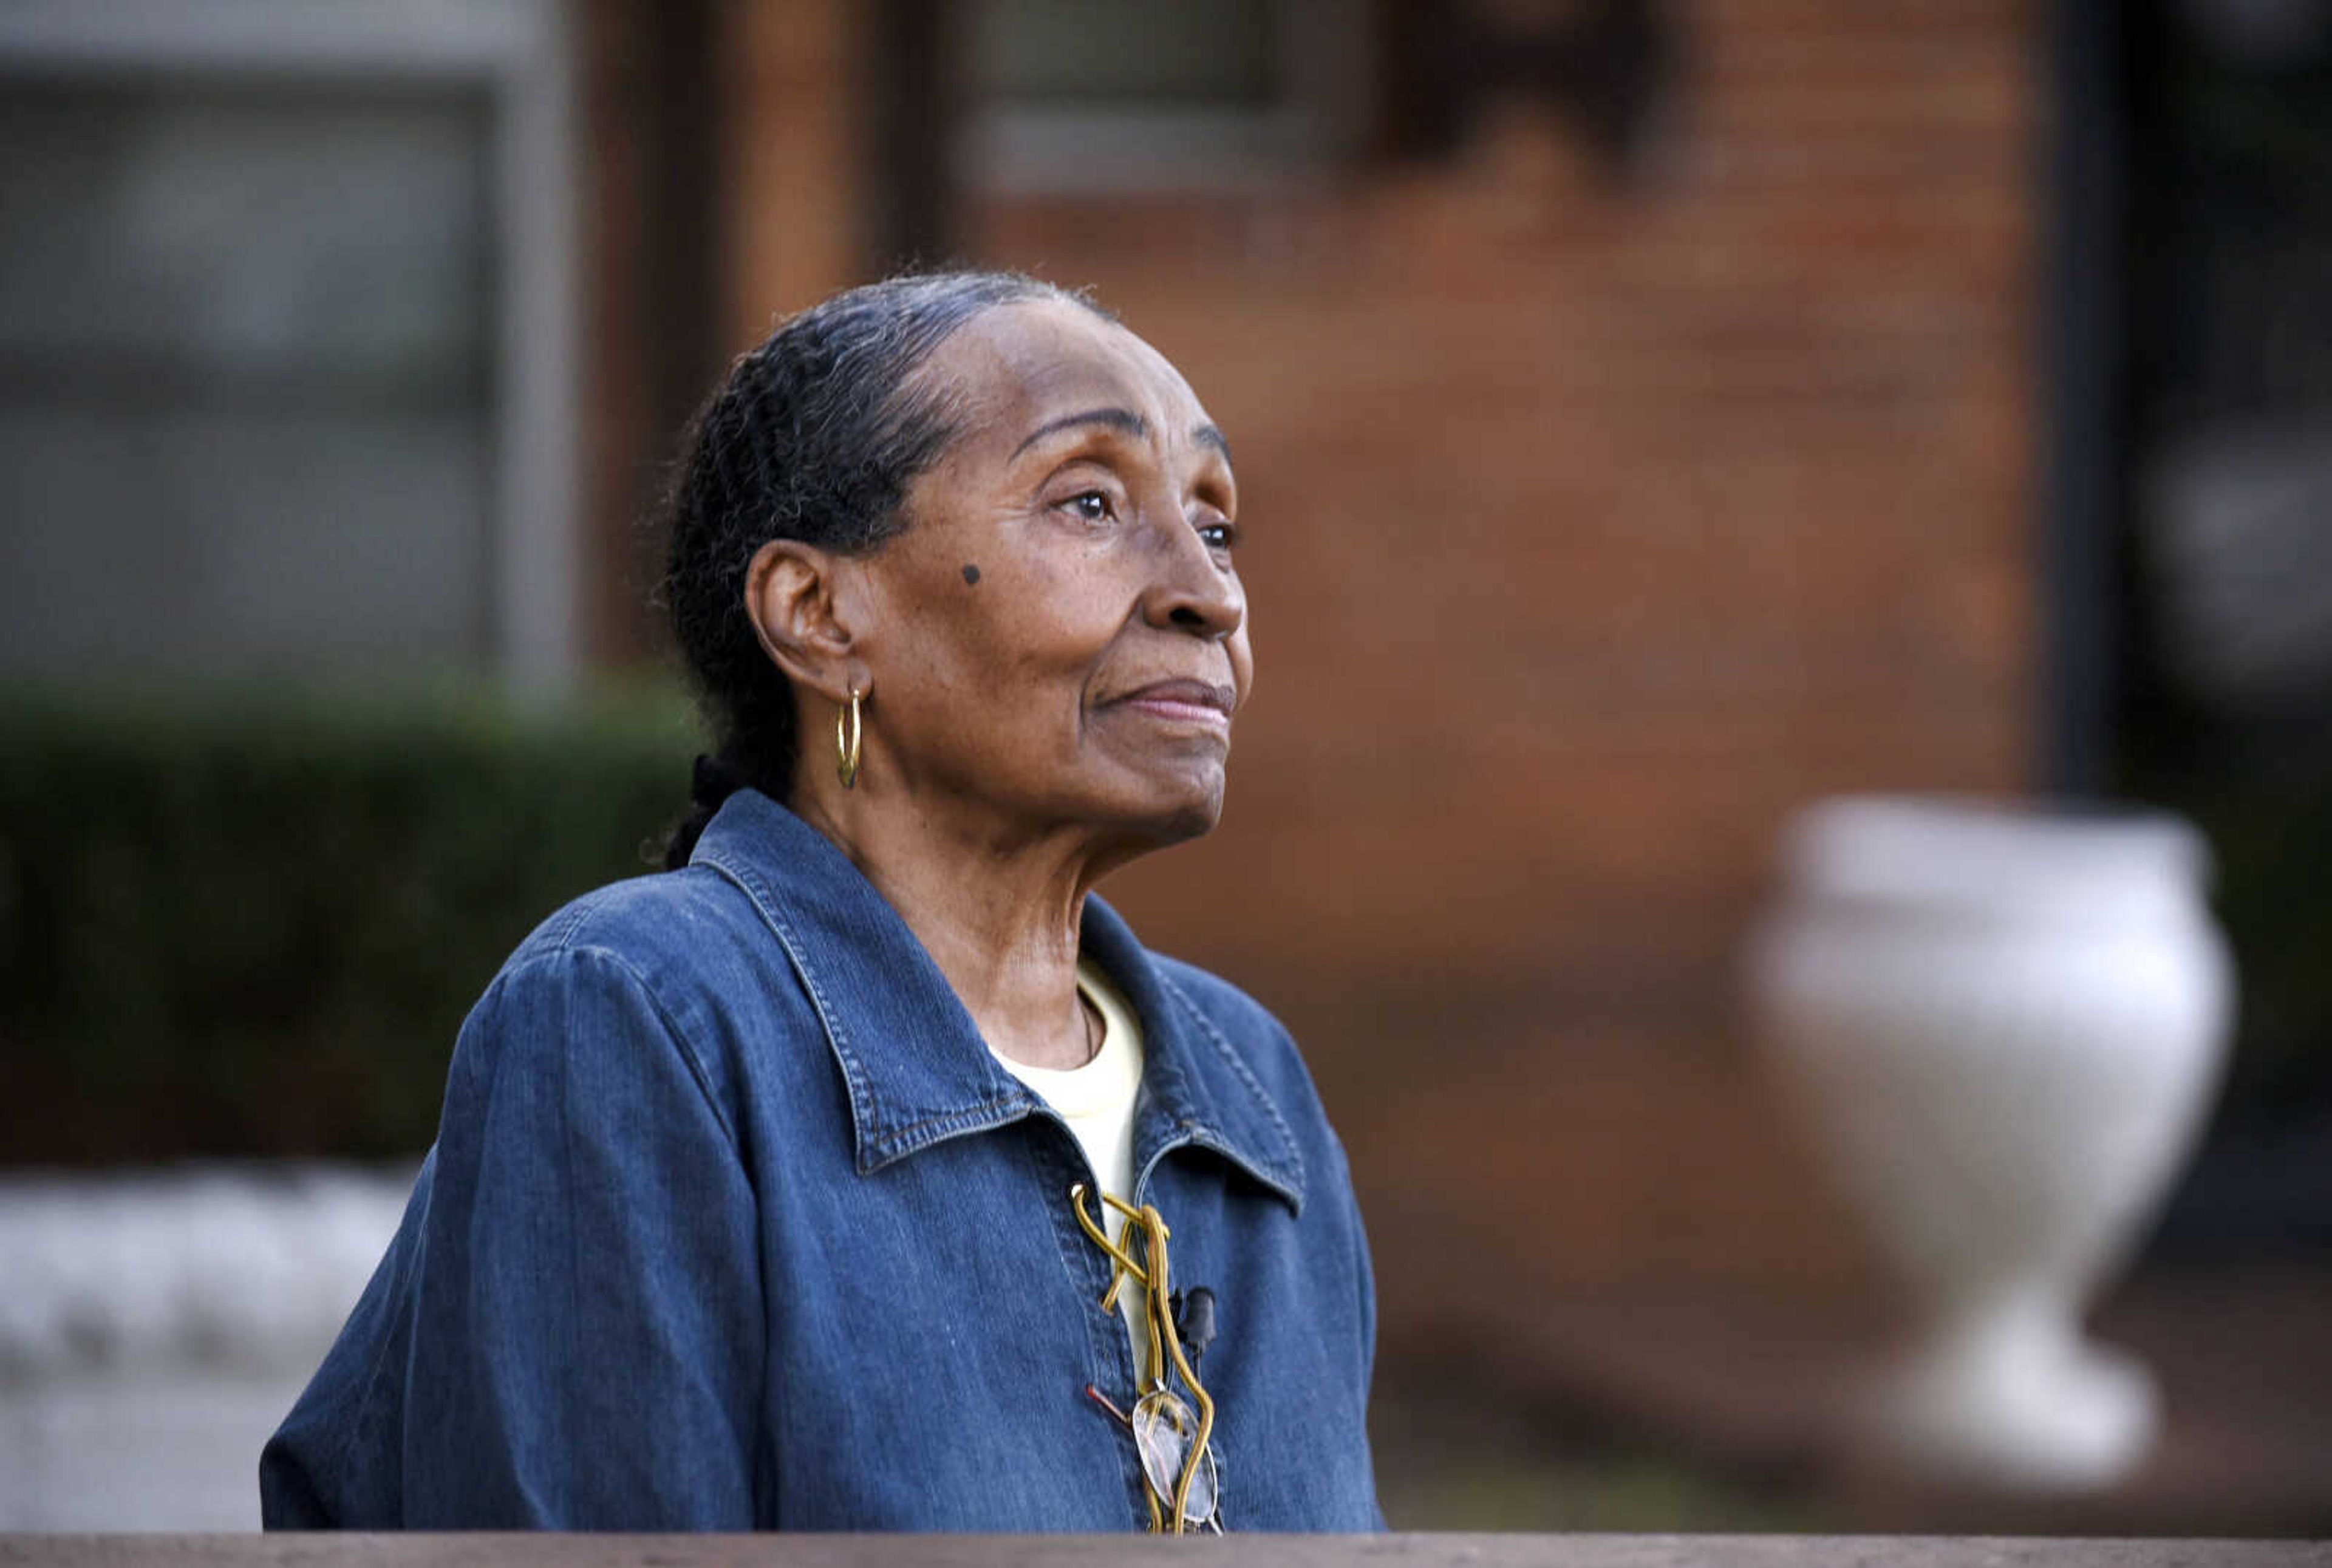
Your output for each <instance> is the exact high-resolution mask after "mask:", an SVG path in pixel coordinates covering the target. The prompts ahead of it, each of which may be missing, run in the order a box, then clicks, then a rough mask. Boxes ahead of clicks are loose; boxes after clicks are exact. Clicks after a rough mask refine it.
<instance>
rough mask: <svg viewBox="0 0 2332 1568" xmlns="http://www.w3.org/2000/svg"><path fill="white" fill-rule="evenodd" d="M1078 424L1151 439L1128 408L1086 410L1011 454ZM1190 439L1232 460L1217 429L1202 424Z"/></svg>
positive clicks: (1034, 434)
mask: <svg viewBox="0 0 2332 1568" xmlns="http://www.w3.org/2000/svg"><path fill="white" fill-rule="evenodd" d="M1078 425H1105V426H1107V427H1108V428H1110V429H1112V430H1115V431H1119V432H1122V433H1123V434H1124V435H1130V436H1132V437H1133V439H1134V440H1136V441H1146V440H1148V439H1149V438H1150V421H1148V420H1147V419H1144V418H1143V417H1142V416H1141V415H1139V414H1136V413H1134V412H1133V410H1132V409H1131V408H1088V409H1086V410H1085V412H1084V413H1082V414H1064V415H1062V416H1060V417H1059V418H1058V419H1048V420H1047V421H1046V422H1045V423H1044V424H1042V425H1038V426H1037V428H1036V429H1034V430H1031V431H1030V432H1028V435H1027V439H1026V440H1024V441H1023V442H1021V443H1020V445H1018V446H1016V447H1014V448H1013V449H1012V455H1013V456H1014V457H1018V456H1019V455H1020V454H1022V453H1024V452H1026V451H1027V450H1028V448H1030V447H1031V446H1034V445H1037V443H1038V442H1039V441H1042V440H1043V439H1045V437H1046V436H1047V435H1058V434H1059V433H1060V432H1062V431H1064V430H1074V429H1075V428H1076V427H1077V426H1078ZM1190 439H1191V440H1193V441H1195V442H1197V443H1198V444H1199V445H1201V446H1211V447H1213V448H1214V449H1215V450H1216V452H1218V453H1219V454H1221V456H1222V460H1223V462H1224V463H1226V464H1228V463H1229V462H1230V461H1231V444H1230V443H1229V442H1228V441H1227V440H1225V439H1224V438H1223V433H1222V431H1221V430H1220V429H1219V428H1217V427H1216V426H1214V425H1199V427H1198V428H1197V429H1195V430H1193V431H1191V432H1190Z"/></svg>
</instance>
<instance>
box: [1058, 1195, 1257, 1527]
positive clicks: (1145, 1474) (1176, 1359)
mask: <svg viewBox="0 0 2332 1568" xmlns="http://www.w3.org/2000/svg"><path fill="white" fill-rule="evenodd" d="M1100 1196H1101V1200H1102V1202H1103V1203H1104V1204H1106V1205H1107V1206H1108V1207H1109V1208H1111V1209H1116V1210H1117V1211H1118V1212H1119V1213H1120V1214H1122V1215H1123V1216H1124V1217H1125V1219H1126V1222H1127V1223H1128V1224H1129V1225H1132V1226H1139V1227H1140V1228H1141V1231H1142V1245H1143V1250H1144V1253H1145V1256H1146V1257H1148V1260H1149V1266H1148V1267H1143V1266H1142V1264H1139V1263H1136V1262H1135V1261H1134V1260H1133V1258H1132V1257H1130V1256H1128V1255H1127V1254H1126V1252H1125V1251H1124V1250H1123V1248H1120V1247H1119V1246H1117V1244H1116V1243H1114V1242H1113V1241H1111V1240H1110V1238H1109V1236H1108V1233H1107V1232H1105V1231H1104V1230H1103V1229H1102V1228H1101V1227H1100V1226H1099V1225H1098V1224H1096V1223H1095V1222H1094V1220H1093V1219H1091V1218H1090V1217H1088V1216H1087V1215H1086V1213H1085V1183H1084V1182H1082V1181H1080V1182H1078V1183H1077V1184H1076V1185H1075V1186H1074V1187H1071V1188H1070V1189H1069V1207H1070V1208H1071V1209H1074V1210H1075V1213H1076V1217H1077V1226H1078V1228H1079V1229H1082V1230H1083V1231H1084V1232H1085V1238H1086V1239H1087V1240H1089V1241H1091V1242H1092V1243H1093V1244H1094V1246H1095V1247H1098V1248H1101V1249H1102V1250H1103V1251H1104V1252H1105V1253H1107V1254H1108V1255H1109V1257H1110V1258H1111V1259H1112V1260H1113V1262H1114V1263H1115V1264H1116V1266H1117V1267H1114V1268H1113V1269H1112V1270H1111V1271H1110V1276H1109V1288H1108V1289H1107V1290H1106V1291H1104V1292H1103V1293H1102V1298H1101V1305H1102V1307H1103V1310H1104V1311H1115V1310H1116V1304H1117V1293H1118V1289H1119V1287H1120V1286H1123V1285H1124V1283H1125V1282H1126V1280H1127V1279H1128V1278H1129V1277H1131V1278H1133V1280H1135V1281H1137V1282H1138V1283H1140V1284H1141V1285H1142V1286H1143V1288H1144V1290H1145V1291H1146V1293H1147V1299H1146V1300H1145V1301H1144V1303H1143V1311H1142V1317H1143V1318H1144V1320H1145V1322H1146V1324H1147V1326H1148V1328H1149V1330H1150V1334H1149V1338H1150V1356H1149V1367H1148V1369H1147V1372H1148V1376H1147V1378H1146V1380H1145V1381H1146V1382H1147V1383H1148V1385H1149V1386H1150V1387H1151V1388H1152V1390H1154V1391H1159V1392H1164V1391H1166V1363H1167V1362H1168V1360H1169V1359H1170V1358H1171V1361H1172V1362H1173V1367H1174V1371H1175V1372H1178V1373H1180V1375H1181V1379H1182V1382H1183V1383H1184V1384H1185V1385H1186V1386H1188V1387H1189V1389H1190V1394H1191V1397H1192V1398H1194V1399H1196V1400H1197V1401H1199V1435H1198V1437H1197V1438H1196V1439H1193V1440H1192V1442H1191V1444H1190V1454H1189V1456H1188V1457H1187V1458H1185V1459H1184V1460H1183V1462H1182V1474H1181V1477H1180V1479H1179V1480H1177V1481H1176V1482H1175V1485H1174V1512H1173V1518H1172V1523H1171V1533H1172V1534H1174V1535H1183V1534H1185V1533H1186V1532H1185V1531H1184V1528H1183V1521H1184V1519H1185V1517H1186V1515H1185V1513H1184V1510H1185V1509H1186V1508H1188V1507H1189V1506H1190V1486H1191V1483H1192V1482H1194V1481H1196V1480H1197V1479H1198V1477H1199V1465H1200V1464H1201V1463H1203V1462H1204V1461H1205V1458H1206V1455H1207V1445H1208V1443H1209V1441H1210V1440H1211V1439H1212V1438H1213V1437H1214V1431H1215V1401H1214V1397H1213V1396H1212V1395H1211V1394H1209V1393H1208V1392H1207V1390H1206V1385H1205V1384H1203V1383H1201V1382H1199V1374H1198V1372H1197V1369H1195V1368H1193V1367H1192V1366H1191V1365H1190V1359H1189V1358H1188V1357H1186V1356H1185V1355H1184V1354H1183V1353H1182V1340H1181V1336H1180V1334H1177V1333H1176V1332H1175V1329H1174V1312H1173V1305H1172V1303H1171V1300H1170V1299H1169V1297H1170V1296H1171V1289H1170V1280H1169V1276H1168V1270H1169V1267H1170V1263H1169V1260H1168V1257H1167V1253H1166V1240H1167V1238H1168V1236H1169V1235H1170V1234H1171V1233H1170V1232H1169V1231H1168V1230H1167V1229H1166V1217H1165V1216H1164V1215H1162V1214H1161V1213H1159V1212H1158V1210H1157V1209H1156V1208H1155V1207H1154V1206H1153V1205H1151V1204H1148V1203H1145V1204H1143V1205H1142V1207H1141V1208H1139V1209H1136V1208H1134V1207H1133V1205H1132V1204H1130V1203H1124V1202H1121V1201H1120V1200H1117V1199H1115V1198H1113V1197H1112V1196H1110V1194H1108V1193H1106V1192H1104V1193H1102V1194H1101V1195H1100ZM1135 1446H1136V1447H1137V1448H1138V1447H1139V1446H1140V1440H1139V1438H1138V1436H1137V1439H1136V1445H1135ZM1142 1478H1143V1480H1144V1481H1147V1480H1148V1479H1149V1468H1148V1467H1147V1466H1144V1467H1143V1469H1142ZM1143 1490H1144V1496H1145V1499H1146V1500H1147V1501H1148V1503H1149V1505H1150V1528H1151V1530H1152V1533H1153V1534H1157V1533H1161V1532H1164V1531H1166V1530H1167V1529H1168V1528H1169V1525H1167V1522H1166V1521H1165V1520H1163V1519H1161V1517H1160V1514H1161V1510H1160V1508H1159V1506H1158V1502H1159V1499H1158V1496H1157V1491H1158V1489H1157V1487H1154V1486H1150V1487H1144V1489H1143ZM1215 1506H1216V1508H1217V1509H1218V1510H1219V1509H1220V1508H1221V1507H1222V1499H1221V1498H1220V1497H1219V1496H1218V1497H1217V1498H1216V1500H1215Z"/></svg>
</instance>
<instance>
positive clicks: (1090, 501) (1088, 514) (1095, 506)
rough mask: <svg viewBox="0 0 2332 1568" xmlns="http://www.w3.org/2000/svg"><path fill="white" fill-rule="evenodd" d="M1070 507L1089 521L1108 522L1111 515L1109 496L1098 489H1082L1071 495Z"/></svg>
mask: <svg viewBox="0 0 2332 1568" xmlns="http://www.w3.org/2000/svg"><path fill="white" fill-rule="evenodd" d="M1067 504H1068V508H1069V510H1070V511H1071V512H1075V513H1076V514H1077V515H1078V516H1079V517H1081V518H1083V519H1085V521H1087V522H1107V521H1109V519H1110V515H1111V508H1110V504H1109V497H1108V495H1107V494H1106V493H1104V492H1101V491H1098V490H1085V491H1080V492H1077V493H1076V494H1075V495H1073V496H1071V497H1069V499H1068V503H1067Z"/></svg>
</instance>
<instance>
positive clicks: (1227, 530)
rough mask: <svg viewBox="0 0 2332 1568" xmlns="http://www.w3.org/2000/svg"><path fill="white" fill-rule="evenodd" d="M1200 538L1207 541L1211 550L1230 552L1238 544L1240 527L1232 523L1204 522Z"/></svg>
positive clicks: (1200, 527) (1201, 526) (1200, 528)
mask: <svg viewBox="0 0 2332 1568" xmlns="http://www.w3.org/2000/svg"><path fill="white" fill-rule="evenodd" d="M1199 538H1200V539H1202V540H1206V541H1207V548H1208V549H1209V550H1229V549H1230V548H1231V547H1232V546H1234V545H1236V544H1238V524H1237V523H1231V522H1202V523H1200V524H1199Z"/></svg>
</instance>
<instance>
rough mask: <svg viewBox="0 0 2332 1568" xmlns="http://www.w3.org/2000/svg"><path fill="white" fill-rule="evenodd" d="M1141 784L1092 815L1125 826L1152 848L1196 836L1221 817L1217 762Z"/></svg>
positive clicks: (1152, 778) (1221, 782) (1221, 785)
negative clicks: (1136, 788) (1138, 787)
mask: <svg viewBox="0 0 2332 1568" xmlns="http://www.w3.org/2000/svg"><path fill="white" fill-rule="evenodd" d="M1142 786H1143V787H1142V788H1141V789H1138V790H1134V791H1128V792H1127V793H1126V794H1125V795H1119V796H1118V797H1117V798H1114V799H1113V800H1111V801H1110V802H1109V804H1108V805H1107V807H1106V808H1104V809H1102V810H1100V811H1097V812H1096V813H1094V815H1095V816H1096V817H1100V818H1102V819H1104V820H1107V821H1109V822H1112V823H1113V824H1115V825H1118V826H1120V827H1124V828H1126V829H1128V830H1129V831H1131V832H1132V833H1133V835H1134V836H1136V837H1139V838H1140V839H1142V841H1143V842H1144V843H1145V844H1147V845H1148V846H1151V847H1152V848H1158V847H1162V846H1166V845H1170V844H1180V843H1182V842H1184V841H1185V840H1187V839H1191V838H1196V837H1199V836H1200V835H1202V834H1204V833H1207V832H1209V831H1211V830H1212V829H1213V827H1214V826H1215V824H1216V823H1218V822H1219V821H1221V820H1222V816H1223V768H1222V764H1221V763H1220V762H1219V761H1218V762H1214V763H1211V764H1208V765H1202V766H1199V767H1194V768H1191V769H1190V770H1177V771H1175V772H1174V773H1173V774H1171V775H1170V776H1166V777H1151V778H1147V779H1143V780H1142ZM1114 793H1115V792H1114V791H1113V794H1114ZM1129 797H1130V798H1129Z"/></svg>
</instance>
